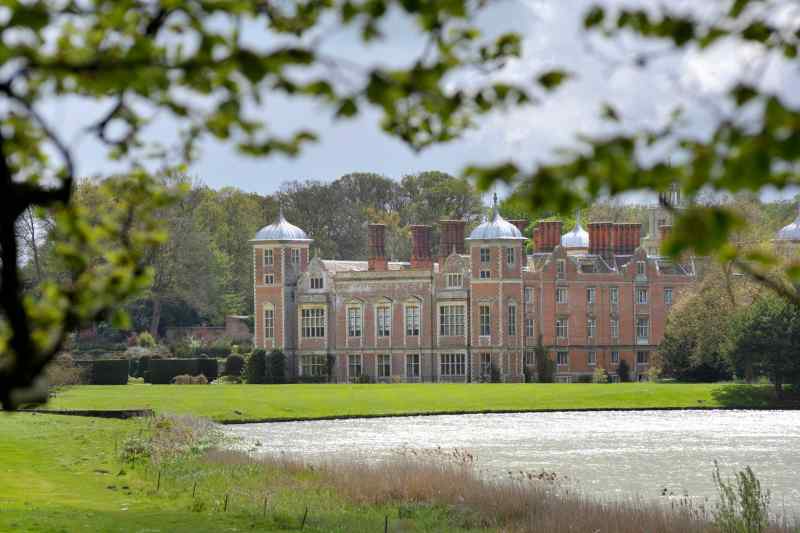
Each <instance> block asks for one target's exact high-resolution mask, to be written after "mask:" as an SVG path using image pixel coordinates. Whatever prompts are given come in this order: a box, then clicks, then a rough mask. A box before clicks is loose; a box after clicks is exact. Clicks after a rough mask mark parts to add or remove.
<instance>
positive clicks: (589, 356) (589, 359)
mask: <svg viewBox="0 0 800 533" xmlns="http://www.w3.org/2000/svg"><path fill="white" fill-rule="evenodd" d="M586 365H587V366H597V352H596V351H595V350H589V351H588V352H586Z"/></svg>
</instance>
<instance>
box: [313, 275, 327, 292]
mask: <svg viewBox="0 0 800 533" xmlns="http://www.w3.org/2000/svg"><path fill="white" fill-rule="evenodd" d="M311 288H312V289H324V288H325V281H324V279H323V278H322V276H315V277H313V278H311Z"/></svg>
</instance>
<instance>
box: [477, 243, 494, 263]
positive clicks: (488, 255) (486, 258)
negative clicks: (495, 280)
mask: <svg viewBox="0 0 800 533" xmlns="http://www.w3.org/2000/svg"><path fill="white" fill-rule="evenodd" d="M480 262H481V264H482V265H486V264H488V263H491V262H492V251H491V250H490V249H489V247H488V246H481V248H480Z"/></svg>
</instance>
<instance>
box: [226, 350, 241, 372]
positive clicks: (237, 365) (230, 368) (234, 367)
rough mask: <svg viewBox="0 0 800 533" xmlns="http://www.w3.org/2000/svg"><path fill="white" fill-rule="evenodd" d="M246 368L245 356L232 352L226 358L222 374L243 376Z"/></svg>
mask: <svg viewBox="0 0 800 533" xmlns="http://www.w3.org/2000/svg"><path fill="white" fill-rule="evenodd" d="M243 369H244V357H242V356H241V355H239V354H235V353H232V354H230V355H229V356H228V357H227V358H226V359H225V367H224V368H223V370H222V374H223V375H225V376H241V375H242V370H243Z"/></svg>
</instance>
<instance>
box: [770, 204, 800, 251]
mask: <svg viewBox="0 0 800 533" xmlns="http://www.w3.org/2000/svg"><path fill="white" fill-rule="evenodd" d="M775 240H776V241H779V242H782V243H787V242H788V243H800V204H798V207H797V218H795V219H794V222H792V223H791V224H789V225H787V226H784V227H782V228H781V229H780V230H778V233H777V234H776V235H775Z"/></svg>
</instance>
